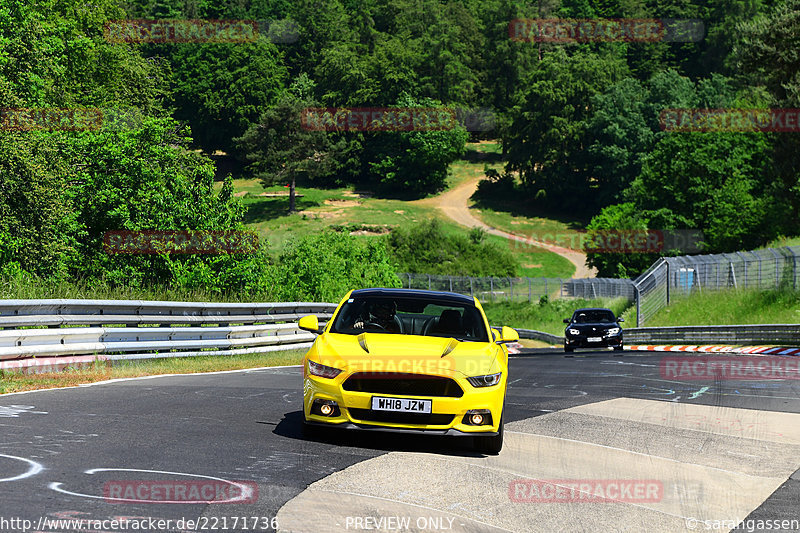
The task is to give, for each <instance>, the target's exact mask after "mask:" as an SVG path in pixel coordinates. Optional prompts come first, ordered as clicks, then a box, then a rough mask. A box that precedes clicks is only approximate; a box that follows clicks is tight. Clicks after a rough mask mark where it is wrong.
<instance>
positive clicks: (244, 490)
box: [48, 468, 253, 504]
mask: <svg viewBox="0 0 800 533" xmlns="http://www.w3.org/2000/svg"><path fill="white" fill-rule="evenodd" d="M97 472H143V473H146V474H167V475H171V476H186V477H197V478H203V479H210V480H213V481H221V482H222V483H227V484H228V485H233V486H236V487H239V488H240V490H241V496H239V497H237V498H232V499H229V500H191V501H187V500H178V501H172V500H170V501H167V500H158V501H157V502H154V501H153V500H138V499H132V498H111V497H106V496H97V495H94V494H82V493H80V492H71V491H68V490H66V489H62V488H61V485H63V483H58V482H55V481H54V482H52V483H50V484H49V485H48V488H50V489H51V490H54V491H56V492H60V493H62V494H68V495H70V496H79V497H81V498H92V499H95V500H105V501H107V502H116V503H182V504H190V503H242V502H246V501H248V500H249V499H250V498H252V497H253V490H252V488H251V487H248V486H246V485H241V484H239V483H236V482H234V481H228V480H227V479H222V478H219V477H214V476H206V475H203V474H187V473H185V472H168V471H165V470H144V469H139V468H93V469H91V470H87V471H86V472H84V474H89V475H92V474H95V473H97Z"/></svg>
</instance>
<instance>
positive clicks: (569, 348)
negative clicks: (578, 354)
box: [564, 346, 575, 353]
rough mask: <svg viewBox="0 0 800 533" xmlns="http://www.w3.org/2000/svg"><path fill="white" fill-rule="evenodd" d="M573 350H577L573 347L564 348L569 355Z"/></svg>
mask: <svg viewBox="0 0 800 533" xmlns="http://www.w3.org/2000/svg"><path fill="white" fill-rule="evenodd" d="M573 350H575V348H573V347H572V346H564V351H565V352H567V353H571V352H572V351H573Z"/></svg>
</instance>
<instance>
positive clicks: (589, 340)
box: [586, 337, 603, 342]
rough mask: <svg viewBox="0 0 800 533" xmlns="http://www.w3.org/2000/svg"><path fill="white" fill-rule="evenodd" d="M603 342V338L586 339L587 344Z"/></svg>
mask: <svg viewBox="0 0 800 533" xmlns="http://www.w3.org/2000/svg"><path fill="white" fill-rule="evenodd" d="M602 340H603V337H589V338H588V339H586V341H587V342H600V341H602Z"/></svg>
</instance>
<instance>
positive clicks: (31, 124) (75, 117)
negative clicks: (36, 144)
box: [0, 107, 103, 131]
mask: <svg viewBox="0 0 800 533" xmlns="http://www.w3.org/2000/svg"><path fill="white" fill-rule="evenodd" d="M102 127H103V112H102V111H101V110H100V109H97V108H96V107H3V108H0V130H2V131H34V130H44V131H83V130H92V131H96V130H99V129H101V128H102Z"/></svg>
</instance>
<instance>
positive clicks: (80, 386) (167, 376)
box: [0, 365, 303, 398]
mask: <svg viewBox="0 0 800 533" xmlns="http://www.w3.org/2000/svg"><path fill="white" fill-rule="evenodd" d="M302 366H303V365H284V366H261V367H258V368H241V369H239V370H218V371H216V372H190V373H188V374H158V375H155V376H139V377H135V378H115V379H108V380H106V381H95V382H94V383H82V384H80V385H75V386H73V387H53V388H52V389H36V390H25V391H20V392H7V393H5V394H0V398H5V397H6V396H15V395H17V394H35V393H37V392H49V391H59V390H69V389H80V388H83V387H94V386H96V385H108V384H111V383H122V382H124V381H134V380H141V379H155V378H169V377H183V376H212V375H215V374H232V373H234V372H245V373H248V372H253V371H256V370H273V369H279V368H302Z"/></svg>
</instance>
